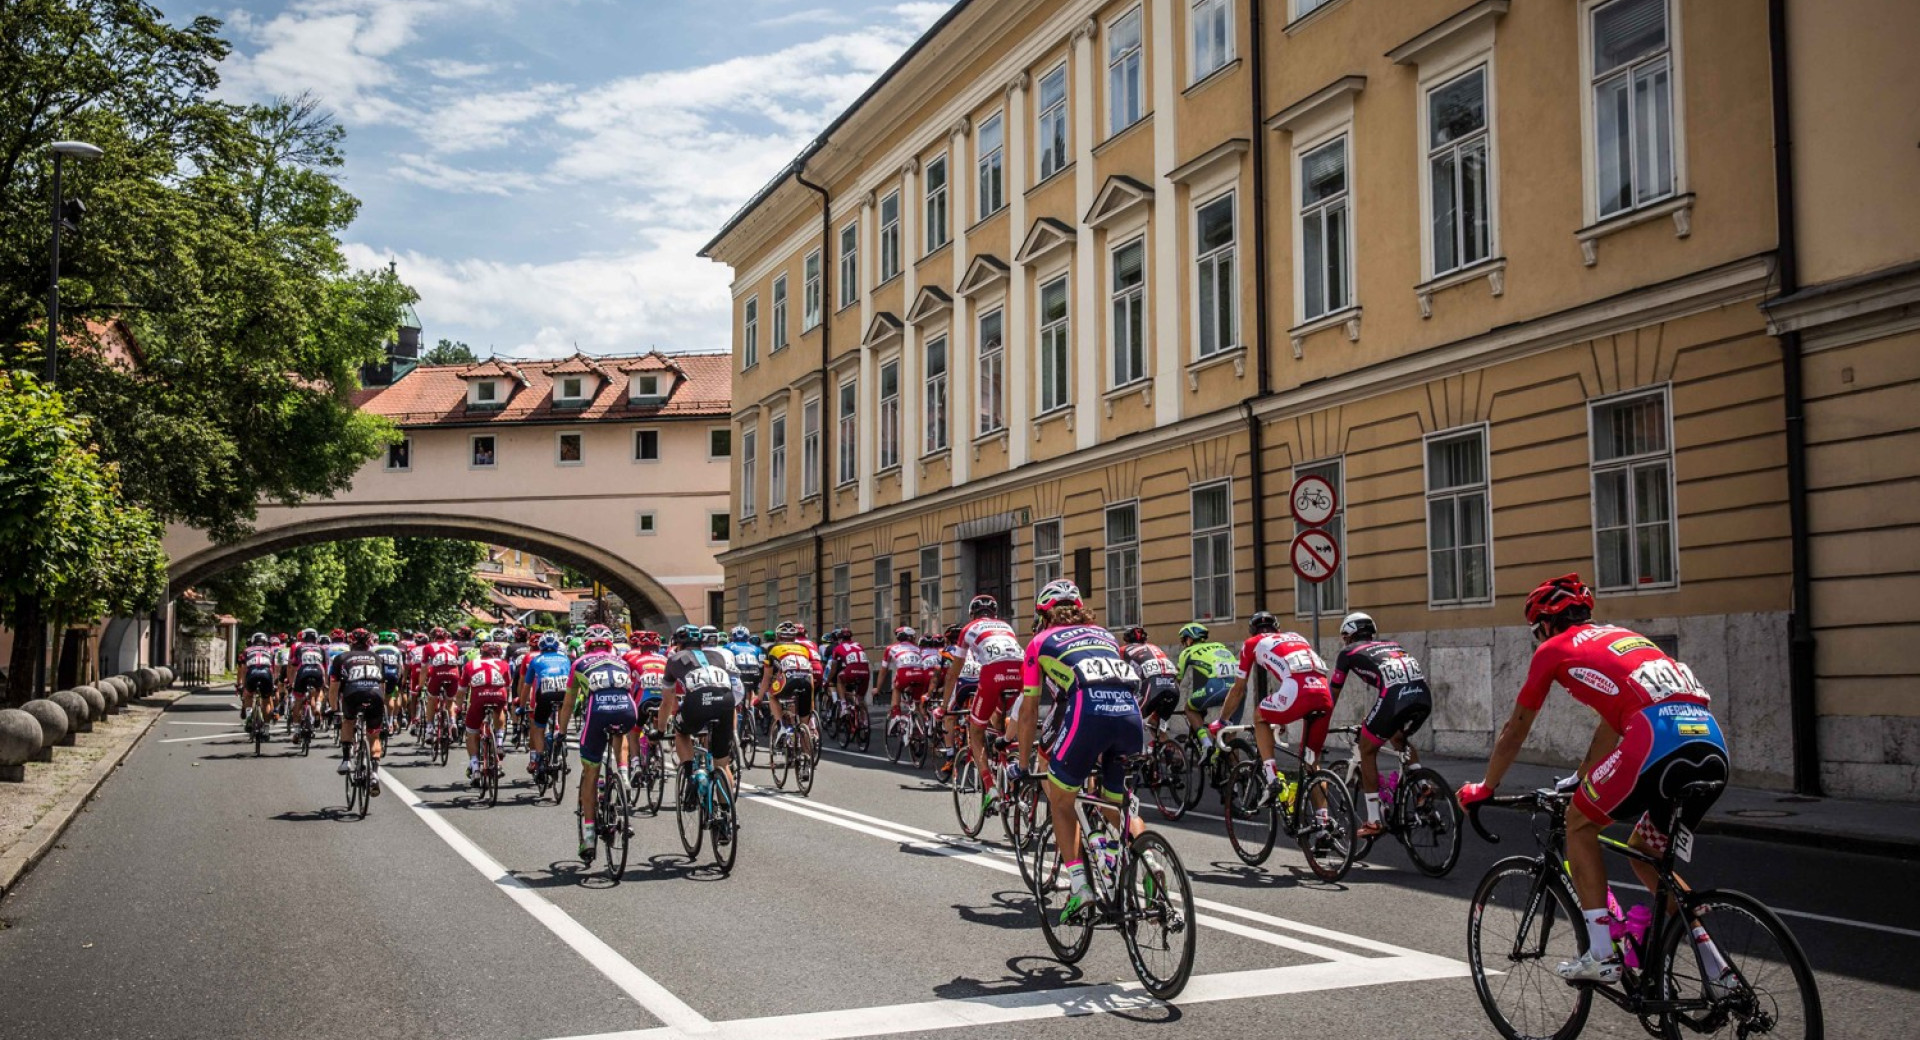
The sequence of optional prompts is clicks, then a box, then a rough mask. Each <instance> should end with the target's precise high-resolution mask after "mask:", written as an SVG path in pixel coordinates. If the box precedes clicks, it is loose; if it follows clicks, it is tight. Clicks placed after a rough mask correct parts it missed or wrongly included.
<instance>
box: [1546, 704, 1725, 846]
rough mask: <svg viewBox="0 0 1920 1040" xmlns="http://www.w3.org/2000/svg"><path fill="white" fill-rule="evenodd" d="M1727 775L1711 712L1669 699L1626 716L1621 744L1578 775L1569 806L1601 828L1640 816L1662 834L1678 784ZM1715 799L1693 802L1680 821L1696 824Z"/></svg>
mask: <svg viewBox="0 0 1920 1040" xmlns="http://www.w3.org/2000/svg"><path fill="white" fill-rule="evenodd" d="M1731 773H1732V767H1731V766H1730V765H1729V764H1728V760H1727V743H1726V739H1725V738H1724V737H1722V736H1721V734H1720V724H1719V723H1718V722H1716V721H1714V718H1713V714H1712V713H1711V712H1709V711H1708V710H1707V709H1706V707H1705V706H1704V705H1701V704H1697V703H1692V702H1687V701H1681V702H1679V703H1675V701H1674V700H1672V699H1669V700H1667V701H1665V702H1663V703H1660V704H1650V705H1648V706H1647V707H1645V708H1642V709H1640V712H1639V713H1638V714H1636V715H1632V716H1629V717H1628V719H1627V731H1626V732H1625V733H1622V734H1621V735H1620V744H1619V746H1618V747H1615V748H1614V749H1613V751H1612V753H1610V754H1609V755H1607V757H1605V758H1603V759H1601V760H1600V764H1599V765H1597V766H1594V767H1593V771H1592V772H1591V773H1589V774H1587V775H1586V776H1584V777H1582V778H1581V779H1580V789H1579V791H1578V793H1576V794H1575V795H1574V797H1573V804H1574V807H1575V808H1577V809H1579V810H1580V811H1581V812H1582V813H1583V814H1585V815H1586V817H1587V819H1589V820H1592V821H1593V822H1595V823H1598V824H1601V825H1603V826H1604V825H1605V824H1608V823H1611V822H1613V821H1614V820H1619V819H1625V818H1627V817H1629V816H1635V815H1642V816H1644V819H1643V820H1642V821H1641V823H1642V825H1643V826H1649V825H1650V826H1651V828H1652V830H1653V831H1654V832H1655V833H1656V834H1657V835H1658V836H1659V837H1661V838H1664V837H1666V836H1667V834H1666V828H1667V824H1668V822H1669V821H1671V820H1672V819H1673V808H1674V804H1675V802H1677V801H1678V799H1679V797H1680V789H1681V788H1682V787H1684V786H1685V785H1687V784H1690V783H1693V782H1694V781H1696V780H1717V781H1719V782H1721V783H1725V782H1726V781H1727V779H1728V777H1729V776H1730V775H1731ZM1713 801H1714V799H1710V798H1709V799H1702V800H1699V801H1696V802H1694V803H1693V804H1691V805H1690V806H1689V807H1688V811H1687V813H1686V815H1684V816H1683V817H1681V820H1680V822H1681V823H1683V824H1685V825H1686V826H1687V827H1688V828H1693V827H1697V826H1699V824H1700V818H1701V817H1702V816H1704V815H1706V812H1707V809H1708V808H1710V807H1711V806H1712V804H1713Z"/></svg>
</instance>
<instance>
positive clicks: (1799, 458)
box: [1767, 0, 1820, 795]
mask: <svg viewBox="0 0 1920 1040" xmlns="http://www.w3.org/2000/svg"><path fill="white" fill-rule="evenodd" d="M1767 50H1768V52H1769V57H1770V58H1771V61H1772V73H1773V75H1772V79H1773V201H1774V224H1775V225H1776V226H1777V228H1778V229H1779V230H1778V233H1779V236H1780V243H1779V250H1778V253H1777V261H1776V270H1777V271H1778V274H1779V289H1778V293H1779V296H1778V297H1776V299H1777V298H1779V297H1785V296H1791V295H1793V294H1794V293H1795V292H1798V291H1799V289H1800V251H1799V240H1798V236H1797V235H1796V233H1795V230H1794V213H1795V208H1794V197H1793V114H1792V111H1791V109H1790V107H1789V102H1790V100H1791V99H1790V96H1789V93H1788V89H1787V4H1786V0H1767ZM1778 338H1779V340H1780V378H1781V382H1782V389H1783V391H1784V393H1783V395H1782V396H1783V397H1785V399H1786V433H1787V518H1788V526H1789V528H1790V532H1791V546H1792V549H1791V553H1792V558H1793V611H1792V613H1791V614H1790V615H1789V620H1788V626H1789V629H1788V639H1787V707H1788V712H1789V719H1790V720H1791V724H1792V733H1793V790H1794V792H1795V793H1796V794H1802V795H1818V794H1820V714H1819V706H1818V704H1817V703H1816V697H1815V695H1816V692H1817V690H1816V687H1817V680H1816V678H1815V674H1814V649H1815V647H1816V645H1817V640H1816V639H1815V638H1814V634H1813V573H1812V555H1813V551H1812V536H1811V533H1810V532H1809V531H1808V527H1807V401H1806V386H1805V383H1804V377H1803V374H1802V371H1801V351H1800V333H1799V331H1798V330H1792V331H1787V332H1784V333H1782V334H1781V335H1780V336H1779V337H1778Z"/></svg>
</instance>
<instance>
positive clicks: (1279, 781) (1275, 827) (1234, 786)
mask: <svg viewBox="0 0 1920 1040" xmlns="http://www.w3.org/2000/svg"><path fill="white" fill-rule="evenodd" d="M1323 715H1324V713H1323V712H1313V713H1311V714H1309V715H1308V716H1307V718H1306V720H1305V721H1306V724H1307V726H1308V727H1309V728H1311V727H1312V726H1313V723H1314V722H1315V721H1316V720H1317V719H1318V718H1319V717H1321V716H1323ZM1263 725H1264V723H1263ZM1274 750H1275V751H1276V752H1278V753H1280V754H1284V755H1286V756H1287V757H1288V758H1289V759H1292V761H1293V763H1294V764H1293V765H1292V766H1291V767H1290V768H1288V769H1282V770H1280V771H1279V773H1278V774H1277V776H1276V777H1275V780H1276V782H1274V783H1269V782H1268V781H1267V773H1266V765H1265V764H1264V763H1262V762H1261V761H1259V760H1258V759H1257V758H1256V759H1253V760H1250V761H1242V762H1239V763H1236V764H1235V765H1234V767H1233V774H1232V778H1231V779H1230V780H1229V782H1228V785H1227V788H1226V789H1225V790H1224V791H1222V792H1221V803H1222V806H1221V815H1223V816H1224V817H1226V826H1227V841H1228V842H1229V843H1230V844H1231V845H1232V846H1233V852H1234V855H1236V856H1239V857H1240V862H1242V863H1245V864H1246V865H1248V866H1250V867H1257V866H1259V865H1261V864H1262V863H1265V862H1266V861H1267V857H1268V856H1270V855H1272V854H1273V846H1274V842H1275V840H1276V839H1277V838H1278V837H1279V835H1280V832H1281V831H1282V830H1284V831H1285V832H1286V834H1287V836H1288V837H1290V838H1293V839H1294V840H1295V841H1296V842H1298V843H1299V846H1300V851H1301V852H1302V853H1303V854H1304V855H1305V856H1306V858H1307V868H1308V869H1309V870H1311V871H1313V874H1314V876H1315V877H1317V878H1319V879H1320V880H1322V881H1339V880H1340V879H1341V878H1344V877H1346V876H1347V871H1348V869H1349V868H1351V867H1352V866H1353V832H1354V826H1355V825H1354V819H1353V800H1352V799H1351V798H1349V797H1347V785H1346V784H1345V783H1343V782H1342V781H1341V779H1340V778H1339V777H1338V776H1335V775H1334V774H1333V773H1332V772H1330V771H1328V770H1326V769H1320V768H1316V767H1314V766H1311V765H1309V764H1308V763H1307V760H1306V758H1305V757H1304V756H1302V755H1299V754H1297V753H1295V752H1294V750H1293V749H1292V748H1290V747H1288V746H1287V744H1286V742H1285V741H1282V740H1280V739H1279V738H1278V736H1277V735H1276V737H1275V740H1274Z"/></svg>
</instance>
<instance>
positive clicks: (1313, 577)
mask: <svg viewBox="0 0 1920 1040" xmlns="http://www.w3.org/2000/svg"><path fill="white" fill-rule="evenodd" d="M1290 555H1291V556H1292V558H1293V573H1295V574H1298V575H1299V576H1300V579H1301V580H1302V581H1310V582H1313V583H1314V584H1316V585H1318V584H1319V583H1321V582H1323V581H1326V580H1327V579H1328V578H1331V577H1333V572H1334V571H1335V570H1336V569H1338V568H1339V566H1340V546H1339V543H1337V542H1335V541H1334V540H1333V536H1332V535H1329V534H1328V533H1327V532H1325V531H1302V532H1300V534H1299V535H1298V536H1296V537H1295V538H1294V540H1293V551H1292V552H1291V553H1290Z"/></svg>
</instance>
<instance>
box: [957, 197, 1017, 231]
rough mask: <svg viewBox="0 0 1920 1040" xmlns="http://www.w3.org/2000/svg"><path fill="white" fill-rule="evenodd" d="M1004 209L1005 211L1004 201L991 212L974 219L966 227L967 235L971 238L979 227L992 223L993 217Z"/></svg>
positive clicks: (1003, 211)
mask: <svg viewBox="0 0 1920 1040" xmlns="http://www.w3.org/2000/svg"><path fill="white" fill-rule="evenodd" d="M1006 211H1007V206H1006V203H1004V202H1003V203H1001V204H1000V208H999V209H996V210H994V211H993V212H992V213H989V214H987V215H986V216H984V217H981V218H980V219H979V220H976V221H974V222H973V223H972V224H971V225H969V226H968V227H967V236H968V237H969V238H971V237H972V236H973V235H974V234H975V233H976V232H978V231H979V230H980V229H981V228H983V227H986V226H987V225H988V224H991V223H993V219H994V218H995V217H998V216H1000V215H1001V214H1003V213H1005V212H1006Z"/></svg>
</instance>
